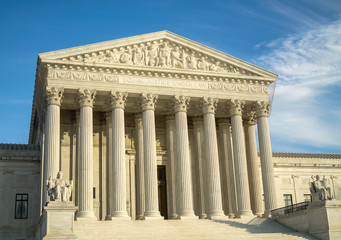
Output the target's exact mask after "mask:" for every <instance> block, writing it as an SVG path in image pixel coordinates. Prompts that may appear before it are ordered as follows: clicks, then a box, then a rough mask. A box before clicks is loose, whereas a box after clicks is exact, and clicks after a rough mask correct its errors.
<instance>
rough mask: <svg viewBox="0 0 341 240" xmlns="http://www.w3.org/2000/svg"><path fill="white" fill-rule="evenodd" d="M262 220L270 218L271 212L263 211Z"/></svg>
mask: <svg viewBox="0 0 341 240" xmlns="http://www.w3.org/2000/svg"><path fill="white" fill-rule="evenodd" d="M262 218H271V210H265V212H264V214H263V215H262Z"/></svg>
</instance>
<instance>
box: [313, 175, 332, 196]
mask: <svg viewBox="0 0 341 240" xmlns="http://www.w3.org/2000/svg"><path fill="white" fill-rule="evenodd" d="M310 192H311V195H312V198H313V201H314V200H315V201H316V200H320V201H325V200H332V199H333V198H334V194H333V191H332V189H331V187H330V186H329V184H328V182H327V179H325V178H324V179H321V178H320V176H319V175H316V177H315V180H313V181H312V182H311V184H310Z"/></svg>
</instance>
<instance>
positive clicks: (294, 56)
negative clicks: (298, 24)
mask: <svg viewBox="0 0 341 240" xmlns="http://www.w3.org/2000/svg"><path fill="white" fill-rule="evenodd" d="M267 47H268V48H269V49H270V52H269V53H268V54H266V55H264V56H262V57H260V58H259V59H258V63H259V61H260V62H262V63H263V64H264V65H265V67H266V68H268V69H270V70H271V71H273V72H275V73H277V74H279V78H278V80H277V86H276V93H275V98H274V101H273V109H272V113H271V114H272V116H271V118H270V130H271V135H272V138H273V139H275V141H274V142H282V143H283V144H285V143H286V142H287V143H288V144H293V143H294V144H298V145H296V146H295V150H297V146H301V149H302V151H307V149H309V150H311V151H314V149H319V150H320V151H321V150H322V151H323V149H326V150H325V151H330V149H333V150H336V151H338V152H340V150H341V127H340V124H341V104H340V103H341V19H340V20H338V21H335V22H333V23H331V24H329V25H319V26H316V27H314V28H312V29H310V30H307V31H306V32H302V33H300V34H296V35H290V36H287V37H286V38H283V39H278V40H276V41H273V42H271V43H269V44H267ZM273 148H274V151H282V150H281V149H282V148H283V149H287V146H284V145H282V146H280V145H278V146H277V145H276V146H273ZM327 149H329V150H327Z"/></svg>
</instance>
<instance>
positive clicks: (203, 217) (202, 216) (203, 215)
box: [199, 213, 207, 219]
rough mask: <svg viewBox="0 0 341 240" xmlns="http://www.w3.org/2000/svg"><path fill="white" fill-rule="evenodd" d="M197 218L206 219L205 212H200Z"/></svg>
mask: <svg viewBox="0 0 341 240" xmlns="http://www.w3.org/2000/svg"><path fill="white" fill-rule="evenodd" d="M199 219H207V214H206V213H202V214H200V215H199Z"/></svg>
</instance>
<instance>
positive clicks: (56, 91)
mask: <svg viewBox="0 0 341 240" xmlns="http://www.w3.org/2000/svg"><path fill="white" fill-rule="evenodd" d="M63 93H64V88H56V87H46V100H47V104H48V105H58V106H60V104H61V102H62V101H63V97H64V96H63Z"/></svg>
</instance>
